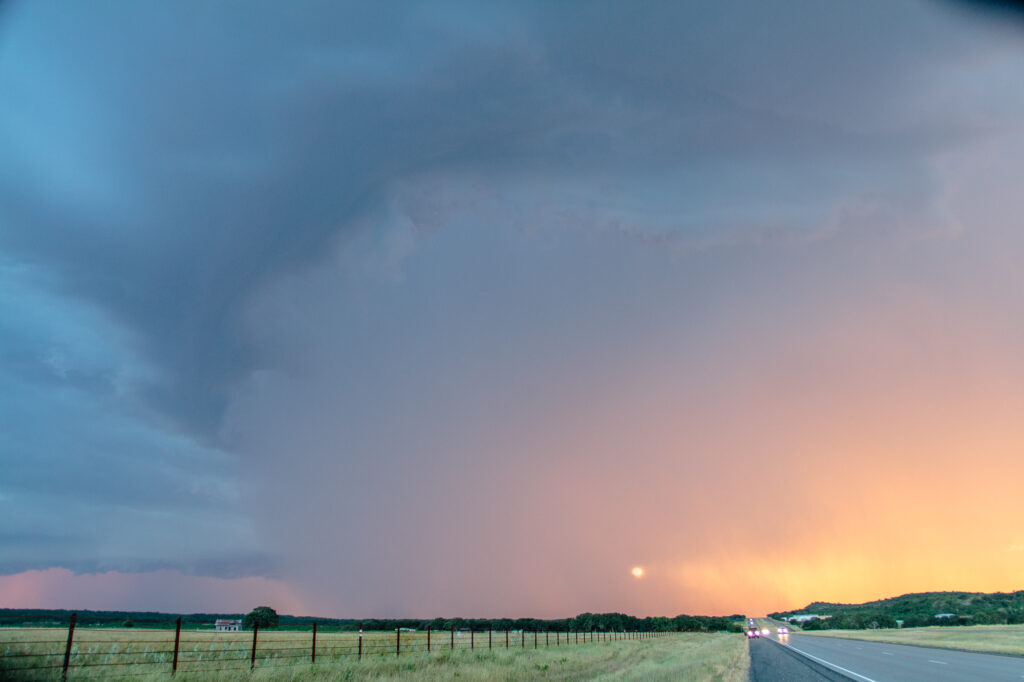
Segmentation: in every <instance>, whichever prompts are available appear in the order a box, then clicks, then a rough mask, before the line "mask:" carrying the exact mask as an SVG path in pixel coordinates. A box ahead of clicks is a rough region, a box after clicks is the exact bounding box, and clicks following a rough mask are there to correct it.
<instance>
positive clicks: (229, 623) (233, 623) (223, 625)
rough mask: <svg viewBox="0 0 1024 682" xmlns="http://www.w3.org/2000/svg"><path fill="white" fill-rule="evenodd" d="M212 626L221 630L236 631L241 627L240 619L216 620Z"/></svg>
mask: <svg viewBox="0 0 1024 682" xmlns="http://www.w3.org/2000/svg"><path fill="white" fill-rule="evenodd" d="M213 628H214V629H215V630H220V631H221V632H237V631H239V630H241V629H242V621H240V620H218V621H216V622H214V624H213Z"/></svg>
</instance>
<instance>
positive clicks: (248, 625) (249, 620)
mask: <svg viewBox="0 0 1024 682" xmlns="http://www.w3.org/2000/svg"><path fill="white" fill-rule="evenodd" d="M242 624H243V626H244V627H245V629H247V630H251V629H252V628H253V626H254V625H259V626H260V629H261V630H262V629H265V628H276V627H277V611H275V610H274V609H272V608H270V607H269V606H257V607H256V608H254V609H253V610H252V611H250V612H249V613H247V614H246V615H245V620H244V621H243V622H242Z"/></svg>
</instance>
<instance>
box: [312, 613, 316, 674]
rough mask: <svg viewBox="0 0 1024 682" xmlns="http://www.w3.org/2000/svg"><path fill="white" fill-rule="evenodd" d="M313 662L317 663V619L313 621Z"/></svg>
mask: <svg viewBox="0 0 1024 682" xmlns="http://www.w3.org/2000/svg"><path fill="white" fill-rule="evenodd" d="M311 662H312V663H314V664H315V663H316V621H315V620H314V621H313V660H312V661H311Z"/></svg>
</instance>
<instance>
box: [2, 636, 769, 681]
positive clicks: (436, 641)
mask: <svg viewBox="0 0 1024 682" xmlns="http://www.w3.org/2000/svg"><path fill="white" fill-rule="evenodd" d="M619 636H620V637H621V635H619ZM66 637H67V631H66V630H60V629H50V628H11V629H2V630H0V654H2V655H0V678H3V679H11V680H55V679H60V668H61V665H62V663H63V652H64V645H65V641H66ZM491 637H492V639H491V641H490V644H491V646H492V647H493V648H490V649H489V648H488V634H487V633H476V635H475V636H474V638H473V646H474V648H473V649H470V637H469V634H468V633H462V634H461V635H459V636H458V637H457V638H456V641H455V649H454V651H453V650H451V636H450V633H447V632H441V633H434V634H433V636H432V641H431V649H432V651H431V653H429V654H428V653H427V651H426V644H427V642H426V634H425V633H424V632H416V633H402V638H401V642H400V646H401V655H399V656H396V655H395V648H396V640H395V634H394V633H393V632H388V633H383V632H375V633H366V634H365V635H364V637H363V648H362V659H361V660H357V653H358V646H359V642H358V635H356V634H355V633H348V632H346V633H319V634H318V637H317V663H316V665H315V666H314V665H311V663H310V660H311V654H312V635H311V633H309V632H274V631H267V632H263V633H260V636H259V637H258V641H257V644H258V646H257V655H256V670H255V672H254V673H252V674H251V675H250V673H249V665H250V657H251V651H252V633H251V632H240V633H229V632H219V633H216V632H210V631H202V632H196V631H190V632H184V631H183V632H182V633H181V644H180V648H179V658H178V674H177V676H176V677H175V678H174V679H175V680H176V681H177V680H183V681H185V682H190V681H192V682H207V681H211V682H212V681H217V682H220V681H222V680H223V681H226V680H237V679H238V678H239V676H240V674H244V675H245V676H247V677H250V679H252V680H254V682H255V681H257V680H259V681H274V682H276V681H281V682H283V681H290V680H308V679H312V680H392V679H400V680H449V679H453V678H459V679H465V680H530V679H544V680H590V679H598V680H674V679H688V680H689V679H692V680H723V681H729V682H731V681H734V680H735V681H739V680H745V679H746V675H747V669H748V667H749V659H748V656H747V646H746V642H745V638H743V637H742V636H740V635H735V634H704V633H683V634H676V633H673V634H668V635H665V636H662V637H657V638H650V639H644V640H620V641H595V642H593V643H590V642H587V643H585V644H584V643H582V642H581V643H580V644H578V645H577V644H575V641H573V643H572V644H568V645H567V644H566V642H565V639H564V638H565V633H561V634H559V635H556V634H555V633H549V634H547V635H545V633H539V634H538V635H537V646H536V648H534V633H531V632H528V633H525V636H524V635H522V634H520V633H510V636H509V638H510V642H509V644H510V648H509V649H505V633H504V632H495V633H493V634H492V635H491ZM556 637H557V639H556ZM173 643H174V633H173V632H168V631H166V630H142V629H134V628H133V629H91V628H82V629H80V630H78V631H76V633H75V644H74V646H73V649H72V657H71V665H70V668H69V674H68V679H69V680H85V679H104V680H116V679H133V680H169V679H171V678H170V669H171V660H172V656H173ZM523 644H525V648H519V647H521V646H522V645H523Z"/></svg>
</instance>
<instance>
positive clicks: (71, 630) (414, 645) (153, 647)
mask: <svg viewBox="0 0 1024 682" xmlns="http://www.w3.org/2000/svg"><path fill="white" fill-rule="evenodd" d="M77 620H78V616H77V613H72V614H71V618H70V622H69V623H68V626H67V630H66V631H65V630H63V629H58V628H53V627H49V628H17V629H16V632H17V633H18V634H19V636H20V637H21V639H17V640H3V639H0V646H2V647H3V651H2V656H0V679H16V680H33V679H46V680H52V679H61V680H67V679H68V678H69V675H70V677H71V678H72V679H76V680H77V679H89V678H93V679H98V678H108V677H112V676H116V677H121V678H131V677H138V676H152V675H154V674H160V673H165V674H167V675H168V676H169V677H173V676H174V675H176V674H178V673H207V672H217V671H238V672H251V671H254V670H256V669H265V668H276V667H287V666H296V665H314V664H316V663H317V662H318V661H319V662H321V663H328V662H331V661H335V662H338V661H345V660H347V661H353V660H354V661H362V660H364V659H369V658H375V659H380V658H386V657H395V658H398V657H401V656H403V655H414V654H419V655H421V656H422V655H430V654H434V653H441V652H455V651H475V650H478V649H479V650H494V649H522V650H527V649H539V648H548V647H563V646H582V645H588V644H601V643H607V642H614V641H623V640H636V641H640V640H646V639H651V638H655V637H662V636H666V635H669V634H673V633H671V632H668V631H655V632H650V631H640V630H597V629H594V630H574V629H569V628H567V629H565V630H526V629H518V630H512V629H506V630H493V629H487V630H480V629H473V628H469V629H456V628H454V627H452V628H448V629H435V628H432V627H430V626H427V627H426V628H425V629H422V630H419V629H412V628H395V630H394V631H393V632H392V631H366V632H364V631H363V629H362V625H361V624H360V626H359V630H358V632H354V631H339V630H335V631H331V630H330V629H327V630H325V629H323V628H318V624H317V623H316V622H313V623H312V627H311V629H309V630H288V631H277V630H272V629H265V628H264V629H260V628H259V627H258V626H255V627H253V629H252V630H249V631H237V632H228V631H218V630H205V631H204V630H193V629H184V630H183V629H182V622H181V618H180V617H179V618H178V619H177V621H176V622H175V627H174V635H173V638H172V637H171V636H170V630H166V631H165V632H167V635H166V636H163V637H161V636H160V635H161V634H163V633H162V632H161V631H160V630H143V629H140V630H138V634H139V637H138V638H135V637H127V636H125V635H126V629H125V628H117V629H111V628H96V627H80V628H78V629H77V630H76V625H77ZM93 624H94V625H95V624H96V622H95V619H94V620H93ZM65 634H66V638H65V636H64V635H65ZM54 635H57V636H59V638H58V637H55V636H54Z"/></svg>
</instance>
